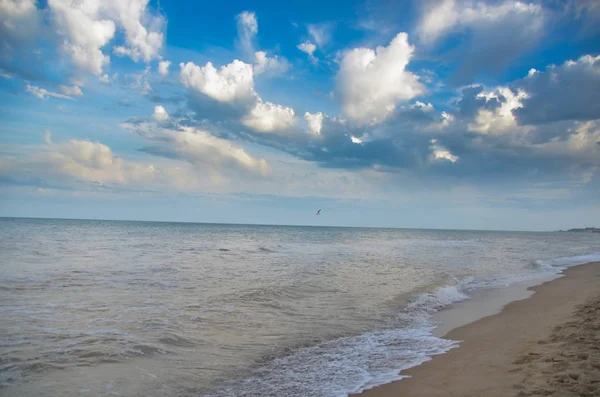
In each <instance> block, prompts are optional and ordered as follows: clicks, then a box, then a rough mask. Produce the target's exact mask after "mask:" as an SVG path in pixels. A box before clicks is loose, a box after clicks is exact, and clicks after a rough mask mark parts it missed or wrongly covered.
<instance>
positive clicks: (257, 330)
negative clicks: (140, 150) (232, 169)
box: [0, 219, 600, 397]
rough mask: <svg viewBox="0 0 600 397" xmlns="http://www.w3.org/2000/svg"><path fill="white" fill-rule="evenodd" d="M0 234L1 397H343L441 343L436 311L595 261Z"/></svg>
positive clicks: (320, 244) (401, 244)
mask: <svg viewBox="0 0 600 397" xmlns="http://www.w3.org/2000/svg"><path fill="white" fill-rule="evenodd" d="M0 237H1V240H0V253H1V255H0V318H1V319H2V320H0V357H1V358H0V383H1V385H2V386H0V387H1V389H0V392H1V393H2V394H3V395H7V396H12V395H15V396H17V395H48V396H71V395H81V394H82V393H84V394H88V395H94V396H102V395H123V396H138V395H139V396H142V395H144V396H191V395H194V396H283V395H287V396H295V395H302V396H308V397H310V396H345V395H347V394H348V393H349V392H354V391H359V390H362V389H364V388H365V387H369V386H372V385H374V384H379V383H383V382H387V381H390V380H391V379H395V378H397V376H396V375H395V374H396V373H397V371H398V370H399V369H402V368H408V367H410V366H413V365H416V364H418V363H420V362H422V361H424V360H426V359H427V358H428V357H429V356H430V355H432V354H438V353H442V352H444V351H447V350H448V349H450V348H452V347H455V346H456V344H455V343H454V342H453V341H448V340H445V339H441V338H438V337H434V336H433V335H432V329H433V326H434V324H433V322H432V318H431V314H433V313H435V312H436V311H438V310H441V309H443V308H444V307H447V306H448V305H450V304H452V303H454V302H457V301H459V300H463V299H467V298H468V296H469V294H471V293H472V292H473V291H475V290H478V289H482V288H490V287H498V286H502V285H509V284H511V283H514V282H518V281H524V280H528V279H533V278H538V277H542V276H547V275H551V274H554V273H556V272H557V271H559V270H560V269H561V268H564V267H565V266H568V265H570V264H575V263H583V262H588V261H590V260H594V259H599V258H600V255H598V253H600V236H599V235H593V234H584V233H578V234H574V233H512V232H470V231H469V232H466V231H431V230H393V229H356V228H324V227H323V228H316V227H281V226H240V225H207V224H181V223H151V222H112V221H75V220H73V221H72V220H27V219H0ZM581 255H585V256H581ZM557 258H563V259H557Z"/></svg>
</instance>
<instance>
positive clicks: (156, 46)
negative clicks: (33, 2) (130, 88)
mask: <svg viewBox="0 0 600 397" xmlns="http://www.w3.org/2000/svg"><path fill="white" fill-rule="evenodd" d="M147 6H148V0H131V1H128V2H125V1H121V0H102V1H100V0H81V1H78V2H74V1H71V0H48V7H49V9H50V11H51V13H52V15H53V22H54V26H55V27H56V29H57V31H58V34H59V35H60V36H61V37H63V39H64V40H63V43H62V49H63V51H64V52H65V53H66V54H67V55H69V56H70V58H71V60H72V62H73V64H74V65H75V66H76V67H78V68H80V69H83V70H87V71H89V72H91V73H93V74H95V75H98V76H100V75H101V74H102V70H103V68H104V67H105V66H106V65H108V64H109V63H110V57H109V56H108V55H105V54H104V53H103V50H102V48H103V47H105V46H106V45H107V44H108V43H109V42H110V41H111V40H112V39H113V38H114V36H115V33H116V30H117V28H122V29H123V30H124V31H125V41H126V46H117V47H115V53H116V54H118V55H127V56H129V57H131V58H132V59H133V60H134V61H136V62H137V61H139V60H143V61H145V62H149V61H150V60H152V59H154V58H157V57H158V56H159V51H160V49H161V48H162V45H163V39H164V37H163V34H162V33H161V32H160V29H162V27H163V22H164V20H163V18H162V17H161V16H153V15H151V14H150V13H149V11H148V9H147Z"/></svg>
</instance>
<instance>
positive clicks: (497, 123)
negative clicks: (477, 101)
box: [469, 87, 527, 134]
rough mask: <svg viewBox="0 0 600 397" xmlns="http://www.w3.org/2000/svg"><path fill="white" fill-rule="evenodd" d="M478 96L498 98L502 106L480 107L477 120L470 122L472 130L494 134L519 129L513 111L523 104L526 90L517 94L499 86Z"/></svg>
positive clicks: (488, 98)
mask: <svg viewBox="0 0 600 397" xmlns="http://www.w3.org/2000/svg"><path fill="white" fill-rule="evenodd" d="M478 97H481V98H485V99H487V100H490V99H497V100H499V102H500V106H498V107H497V108H495V109H494V110H489V109H485V108H482V109H479V110H478V112H477V115H476V117H475V120H474V121H473V123H471V124H469V130H470V131H475V132H479V133H482V134H493V133H502V132H505V131H511V132H514V131H516V130H517V120H516V118H515V116H514V115H513V111H514V110H515V109H518V108H520V107H521V106H522V105H521V102H522V100H523V99H524V98H526V97H527V94H526V93H525V92H523V91H521V92H518V93H516V94H515V93H514V92H513V91H512V90H511V89H509V88H506V87H498V88H497V89H496V90H495V91H491V92H482V93H481V94H479V95H478Z"/></svg>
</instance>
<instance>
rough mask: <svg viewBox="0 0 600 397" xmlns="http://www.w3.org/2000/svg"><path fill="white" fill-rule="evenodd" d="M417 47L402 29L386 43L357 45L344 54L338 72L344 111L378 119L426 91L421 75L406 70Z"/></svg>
mask: <svg viewBox="0 0 600 397" xmlns="http://www.w3.org/2000/svg"><path fill="white" fill-rule="evenodd" d="M413 51H414V47H413V46H411V45H410V44H409V43H408V35H407V34H406V33H399V34H398V35H397V36H396V37H395V38H394V39H393V40H392V41H391V42H390V44H389V45H388V46H387V47H377V48H376V49H375V50H372V49H370V48H355V49H353V50H350V51H348V52H346V53H345V54H344V55H343V58H342V61H341V63H340V69H339V71H338V74H337V76H336V80H337V87H336V89H337V93H338V96H339V99H340V101H341V104H342V110H343V112H344V114H345V115H346V116H347V117H348V118H349V119H351V120H354V121H356V122H358V123H361V124H365V123H377V122H381V121H382V120H383V119H385V118H386V117H387V116H388V115H389V114H390V112H392V111H393V110H394V108H395V107H396V104H397V103H398V102H399V101H403V100H409V99H411V98H414V97H415V96H417V95H420V94H421V93H423V92H424V87H423V86H422V84H421V83H420V82H419V78H418V76H416V75H415V74H413V73H411V72H409V71H407V70H406V66H407V65H408V63H409V61H410V59H411V57H412V54H413Z"/></svg>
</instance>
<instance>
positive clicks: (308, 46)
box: [296, 41, 317, 63]
mask: <svg viewBox="0 0 600 397" xmlns="http://www.w3.org/2000/svg"><path fill="white" fill-rule="evenodd" d="M296 48H298V49H299V50H300V51H302V52H304V53H306V54H308V57H309V58H310V60H311V61H312V62H314V63H316V62H317V58H316V57H315V56H314V52H315V50H316V49H317V46H316V45H314V44H313V43H311V42H310V41H305V42H304V43H300V44H298V46H297V47H296Z"/></svg>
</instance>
